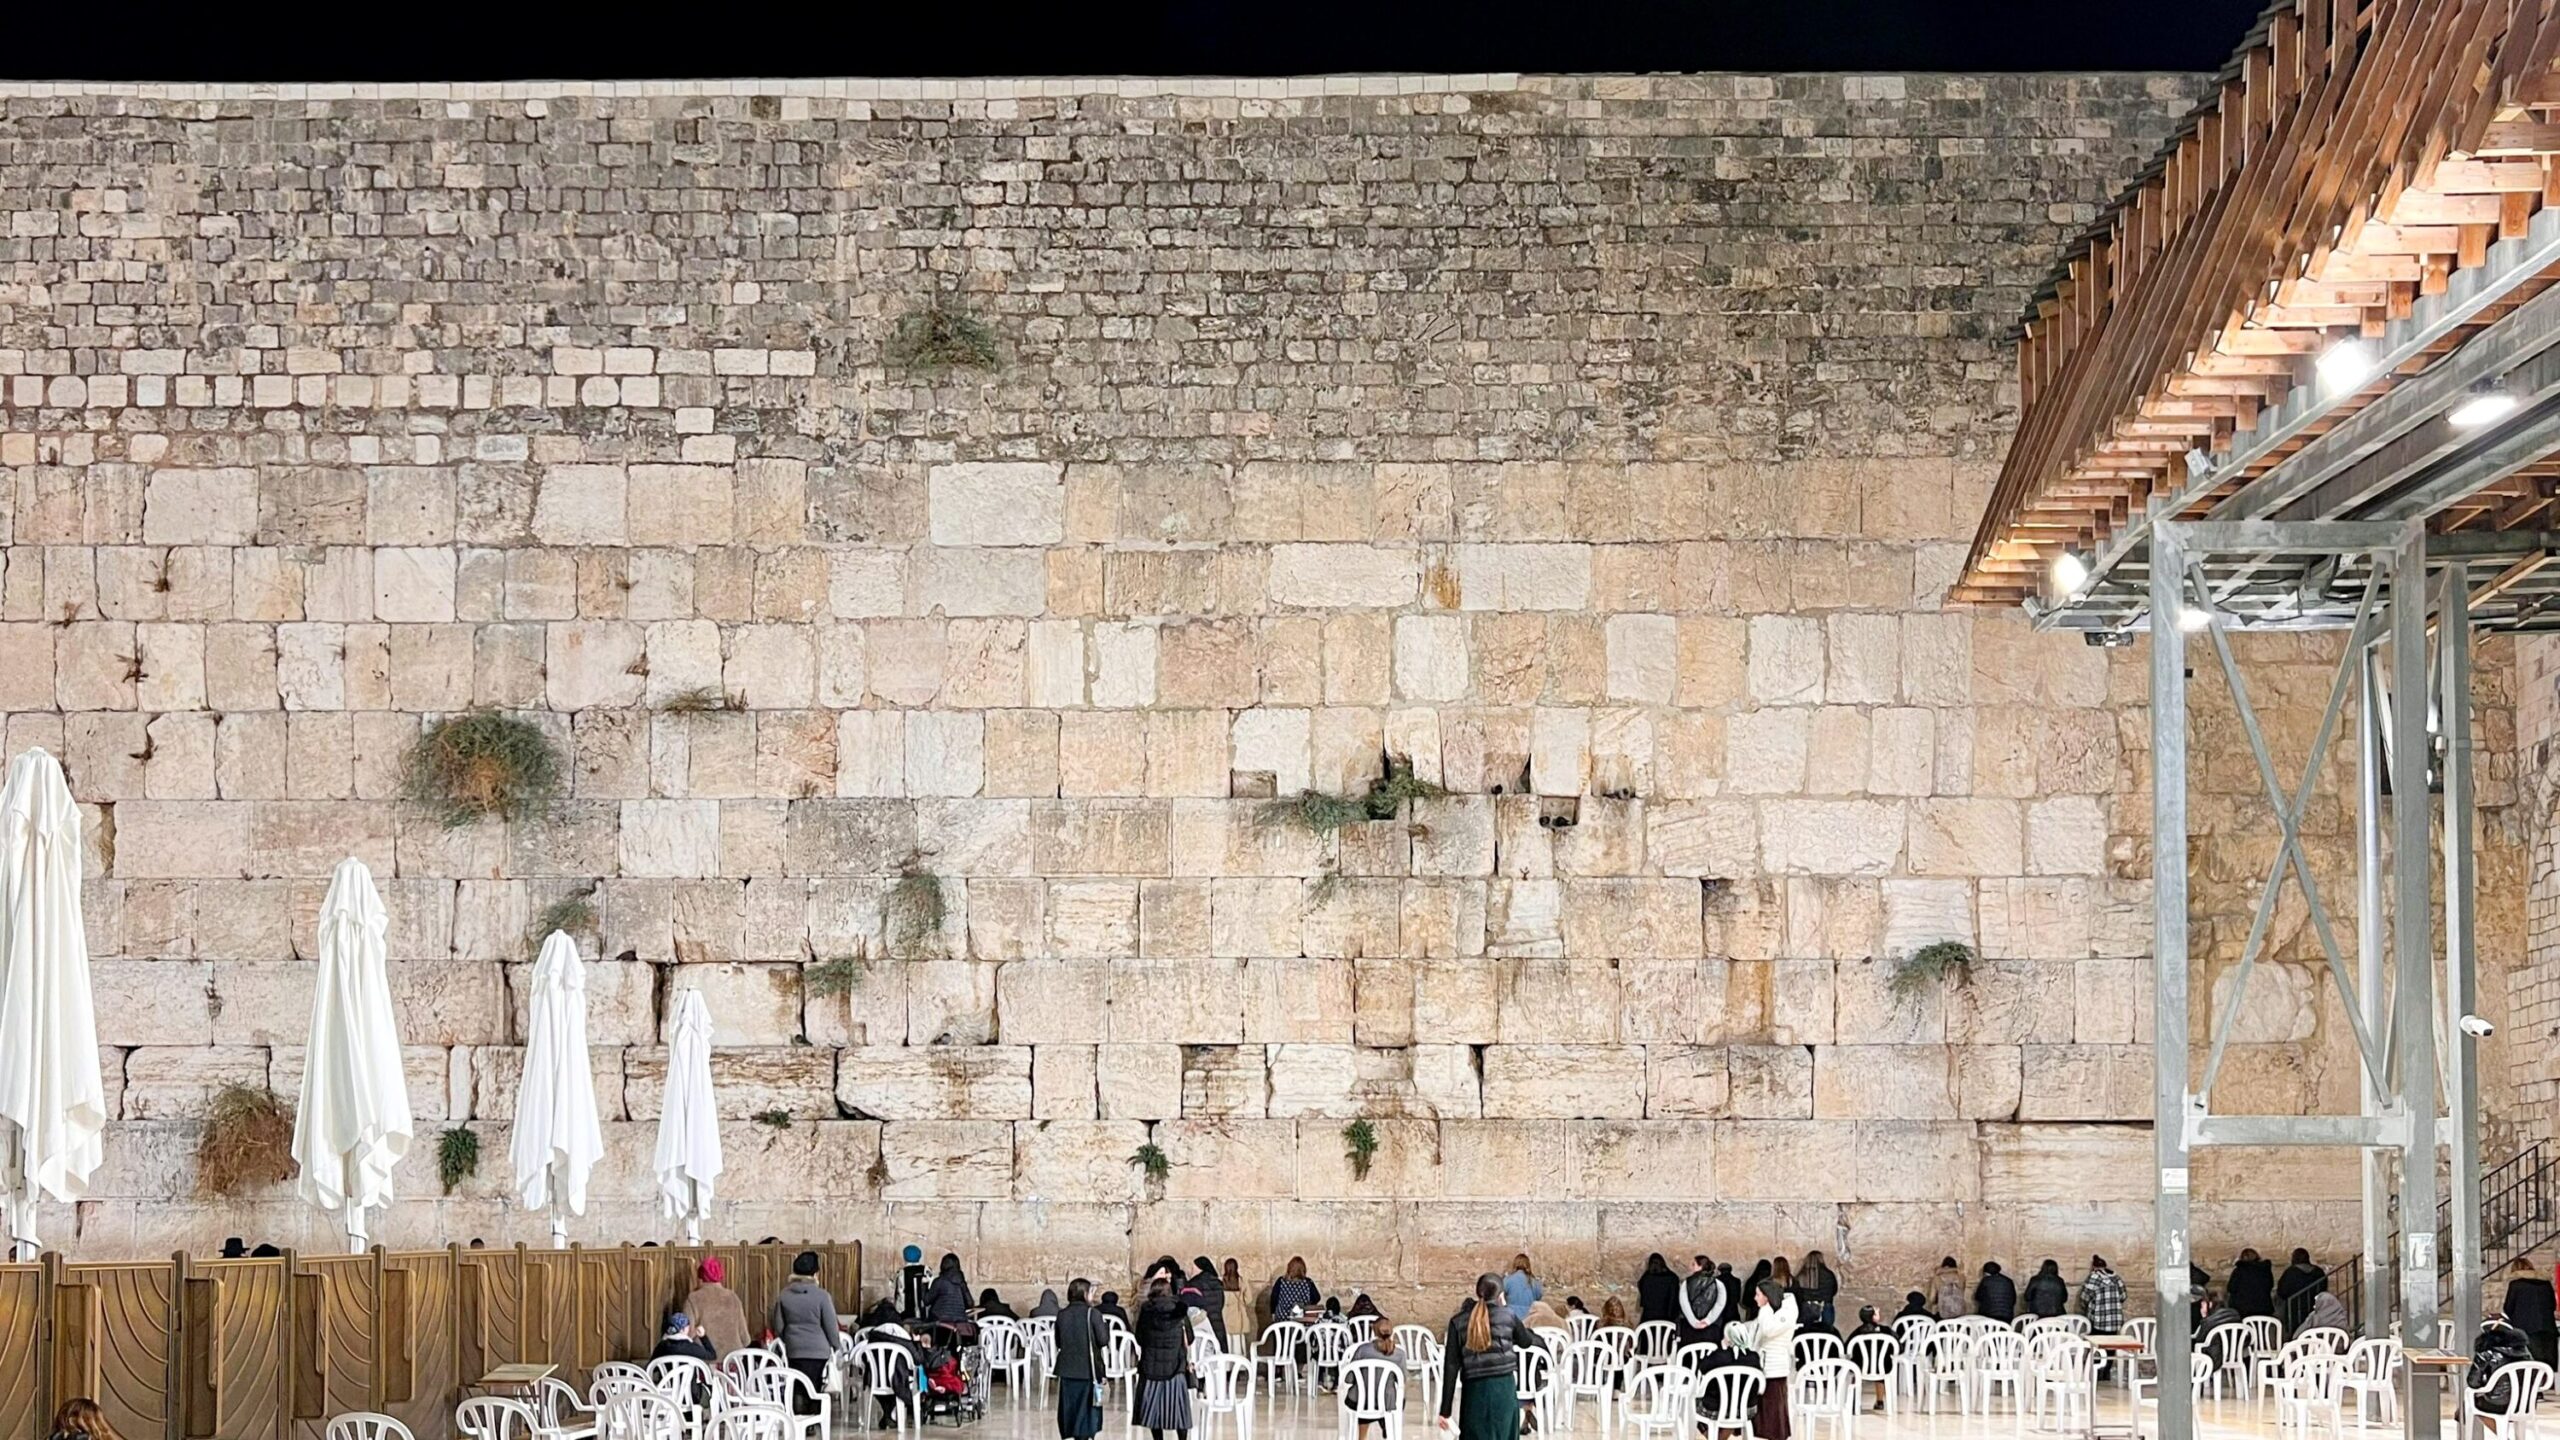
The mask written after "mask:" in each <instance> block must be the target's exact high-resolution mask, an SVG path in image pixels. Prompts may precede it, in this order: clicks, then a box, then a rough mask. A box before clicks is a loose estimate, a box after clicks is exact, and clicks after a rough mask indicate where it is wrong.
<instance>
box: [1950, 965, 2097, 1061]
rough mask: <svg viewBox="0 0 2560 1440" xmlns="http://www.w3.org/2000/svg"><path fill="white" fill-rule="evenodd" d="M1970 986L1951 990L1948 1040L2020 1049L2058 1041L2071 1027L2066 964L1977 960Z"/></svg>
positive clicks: (1960, 985) (1962, 985) (1961, 985)
mask: <svg viewBox="0 0 2560 1440" xmlns="http://www.w3.org/2000/svg"><path fill="white" fill-rule="evenodd" d="M1970 973H1971V975H1972V980H1971V983H1969V984H1968V983H1956V984H1952V985H1950V986H1949V987H1948V988H1947V990H1946V1002H1947V1038H1948V1039H1949V1040H1952V1041H1954V1042H1955V1043H1957V1044H1959V1045H2017V1044H2023V1043H2030V1042H2033V1041H2037V1040H2058V1039H2060V1038H2061V1037H2062V1036H2064V1035H2066V1034H2068V1033H2069V1032H2070V1027H2071V1024H2072V1011H2073V1000H2072V983H2071V981H2072V976H2071V966H2070V965H2068V964H2067V963H2061V962H2050V961H2036V960H1977V961H1975V962H1974V964H1973V966H1972V967H1971V971H1970Z"/></svg>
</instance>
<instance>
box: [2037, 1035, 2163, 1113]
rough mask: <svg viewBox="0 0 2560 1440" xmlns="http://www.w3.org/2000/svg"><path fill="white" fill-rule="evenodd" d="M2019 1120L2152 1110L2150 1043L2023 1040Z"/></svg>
mask: <svg viewBox="0 0 2560 1440" xmlns="http://www.w3.org/2000/svg"><path fill="white" fill-rule="evenodd" d="M2021 1064H2022V1066H2023V1073H2022V1079H2021V1083H2020V1089H2019V1096H2018V1118H2020V1119H2021V1120H2140V1119H2144V1118H2146V1117H2148V1116H2149V1115H2150V1114H2151V1104H2152V1099H2151V1047H2150V1046H2149V1045H2033V1044H2031V1045H2027V1046H2025V1047H2024V1048H2023V1052H2022V1055H2021Z"/></svg>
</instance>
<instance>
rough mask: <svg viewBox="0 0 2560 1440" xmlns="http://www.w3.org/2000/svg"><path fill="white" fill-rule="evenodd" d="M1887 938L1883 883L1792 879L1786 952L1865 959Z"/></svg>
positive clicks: (1842, 878) (1855, 879) (1861, 879)
mask: <svg viewBox="0 0 2560 1440" xmlns="http://www.w3.org/2000/svg"><path fill="white" fill-rule="evenodd" d="M1883 935H1884V896H1883V887H1882V885H1881V884H1880V883H1879V882H1878V881H1875V880H1872V879H1868V878H1864V877H1860V876H1829V875H1816V876H1805V875H1790V876H1788V877H1787V881H1786V941H1785V944H1786V949H1787V950H1788V952H1790V953H1792V954H1796V955H1803V956H1812V957H1820V958H1824V959H1864V958H1865V957H1867V956H1870V955H1873V954H1875V953H1877V947H1878V945H1879V943H1880V942H1881V940H1882V939H1883Z"/></svg>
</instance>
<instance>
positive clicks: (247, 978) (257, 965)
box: [212, 960, 320, 1045]
mask: <svg viewBox="0 0 2560 1440" xmlns="http://www.w3.org/2000/svg"><path fill="white" fill-rule="evenodd" d="M319 983H320V967H319V965H318V964H316V963H315V962H313V961H309V960H218V961H216V962H214V966H213V986H212V1006H213V1040H214V1043H215V1044H217V1045H294V1044H300V1043H301V1042H302V1040H303V1039H304V1038H305V1037H306V1036H308V1035H309V1034H310V1033H311V1002H312V993H313V991H314V990H315V989H316V988H317V987H318V985H319Z"/></svg>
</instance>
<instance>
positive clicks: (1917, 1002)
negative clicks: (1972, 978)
mask: <svg viewBox="0 0 2560 1440" xmlns="http://www.w3.org/2000/svg"><path fill="white" fill-rule="evenodd" d="M1893 971H1894V965H1893V962H1892V961H1888V960H1857V961H1843V962H1841V963H1840V964H1839V965H1838V966H1837V967H1836V969H1835V970H1834V971H1833V982H1834V983H1833V986H1832V998H1833V1003H1834V1006H1835V1010H1834V1018H1833V1032H1834V1034H1835V1035H1836V1036H1837V1038H1838V1040H1839V1043H1841V1044H1843V1045H1934V1044H1938V1043H1940V1042H1942V1041H1944V1040H1945V1039H1946V1038H1947V1012H1948V1011H1949V1010H1950V1009H1951V1008H1952V1007H1953V1005H1954V1003H1955V1002H1954V1001H1953V1000H1951V999H1949V998H1948V993H1947V992H1948V989H1949V988H1950V987H1952V986H1954V985H1956V984H1958V983H1959V982H1956V981H1948V982H1946V983H1945V984H1943V985H1939V984H1930V985H1922V986H1920V987H1918V988H1917V989H1911V990H1903V991H1896V990H1895V989H1894V988H1893Z"/></svg>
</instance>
